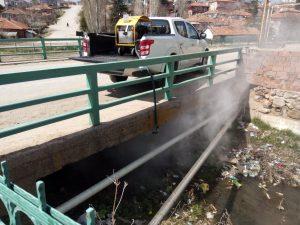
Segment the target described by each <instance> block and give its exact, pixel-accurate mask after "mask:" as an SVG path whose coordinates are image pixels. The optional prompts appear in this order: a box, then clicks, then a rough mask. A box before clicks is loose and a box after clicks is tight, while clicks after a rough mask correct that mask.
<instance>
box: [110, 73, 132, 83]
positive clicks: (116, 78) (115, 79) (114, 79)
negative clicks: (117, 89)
mask: <svg viewBox="0 0 300 225" xmlns="http://www.w3.org/2000/svg"><path fill="white" fill-rule="evenodd" d="M109 78H110V80H111V81H112V82H113V83H117V82H121V81H126V80H127V79H128V77H126V76H114V75H109Z"/></svg>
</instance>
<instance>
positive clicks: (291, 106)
mask: <svg viewBox="0 0 300 225" xmlns="http://www.w3.org/2000/svg"><path fill="white" fill-rule="evenodd" d="M286 106H287V107H288V108H289V109H294V106H293V104H291V103H289V102H288V103H286Z"/></svg>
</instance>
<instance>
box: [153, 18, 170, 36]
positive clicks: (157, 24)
mask: <svg viewBox="0 0 300 225" xmlns="http://www.w3.org/2000/svg"><path fill="white" fill-rule="evenodd" d="M151 33H156V34H170V33H171V29H170V24H169V22H168V21H167V20H155V19H154V20H151Z"/></svg>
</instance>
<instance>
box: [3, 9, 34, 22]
mask: <svg viewBox="0 0 300 225" xmlns="http://www.w3.org/2000/svg"><path fill="white" fill-rule="evenodd" d="M0 17H2V18H5V19H8V20H15V21H19V22H22V23H27V21H28V19H29V18H30V14H29V13H28V12H27V11H26V10H24V9H20V8H9V9H7V10H5V11H3V12H2V13H1V14H0Z"/></svg>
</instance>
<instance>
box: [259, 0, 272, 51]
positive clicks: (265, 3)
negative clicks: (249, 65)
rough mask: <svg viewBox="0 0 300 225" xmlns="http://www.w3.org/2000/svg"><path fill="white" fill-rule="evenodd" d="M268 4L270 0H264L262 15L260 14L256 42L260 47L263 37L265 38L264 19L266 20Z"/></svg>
mask: <svg viewBox="0 0 300 225" xmlns="http://www.w3.org/2000/svg"><path fill="white" fill-rule="evenodd" d="M269 4H270V0H264V9H263V16H262V20H261V26H260V34H259V42H258V46H259V47H261V46H262V45H263V43H264V41H265V40H264V38H265V32H266V21H267V14H268V8H269Z"/></svg>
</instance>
